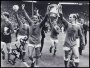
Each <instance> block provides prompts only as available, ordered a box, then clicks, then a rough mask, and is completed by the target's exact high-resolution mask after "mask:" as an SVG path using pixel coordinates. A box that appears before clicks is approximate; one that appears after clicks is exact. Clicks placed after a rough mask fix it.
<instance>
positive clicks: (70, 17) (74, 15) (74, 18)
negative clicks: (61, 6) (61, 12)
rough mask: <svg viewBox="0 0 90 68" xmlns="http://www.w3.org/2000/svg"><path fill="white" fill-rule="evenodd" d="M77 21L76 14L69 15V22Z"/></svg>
mask: <svg viewBox="0 0 90 68" xmlns="http://www.w3.org/2000/svg"><path fill="white" fill-rule="evenodd" d="M76 19H77V15H76V14H70V15H69V22H70V23H73V22H74V21H76Z"/></svg>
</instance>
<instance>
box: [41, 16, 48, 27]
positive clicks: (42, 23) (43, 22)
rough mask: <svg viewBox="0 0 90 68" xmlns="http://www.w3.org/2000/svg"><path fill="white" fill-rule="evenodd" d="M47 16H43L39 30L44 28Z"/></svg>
mask: <svg viewBox="0 0 90 68" xmlns="http://www.w3.org/2000/svg"><path fill="white" fill-rule="evenodd" d="M47 18H48V15H47V14H46V15H45V18H44V19H43V21H42V22H41V23H40V28H41V27H43V26H44V24H45V22H46V21H47Z"/></svg>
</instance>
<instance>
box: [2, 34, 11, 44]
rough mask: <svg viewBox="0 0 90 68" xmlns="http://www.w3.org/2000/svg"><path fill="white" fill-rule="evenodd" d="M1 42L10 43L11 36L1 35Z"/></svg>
mask: <svg viewBox="0 0 90 68" xmlns="http://www.w3.org/2000/svg"><path fill="white" fill-rule="evenodd" d="M1 41H2V42H5V43H11V34H10V35H4V34H1Z"/></svg>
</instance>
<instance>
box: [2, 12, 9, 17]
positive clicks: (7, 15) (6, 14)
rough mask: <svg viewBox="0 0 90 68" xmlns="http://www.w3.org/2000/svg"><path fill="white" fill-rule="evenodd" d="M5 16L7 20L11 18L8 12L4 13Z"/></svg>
mask: <svg viewBox="0 0 90 68" xmlns="http://www.w3.org/2000/svg"><path fill="white" fill-rule="evenodd" d="M2 14H3V15H4V16H6V17H7V18H9V17H10V15H9V13H8V12H3V13H2Z"/></svg>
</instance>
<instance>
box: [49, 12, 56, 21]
mask: <svg viewBox="0 0 90 68" xmlns="http://www.w3.org/2000/svg"><path fill="white" fill-rule="evenodd" d="M57 18H58V15H57V14H55V13H50V22H55V21H57Z"/></svg>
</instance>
